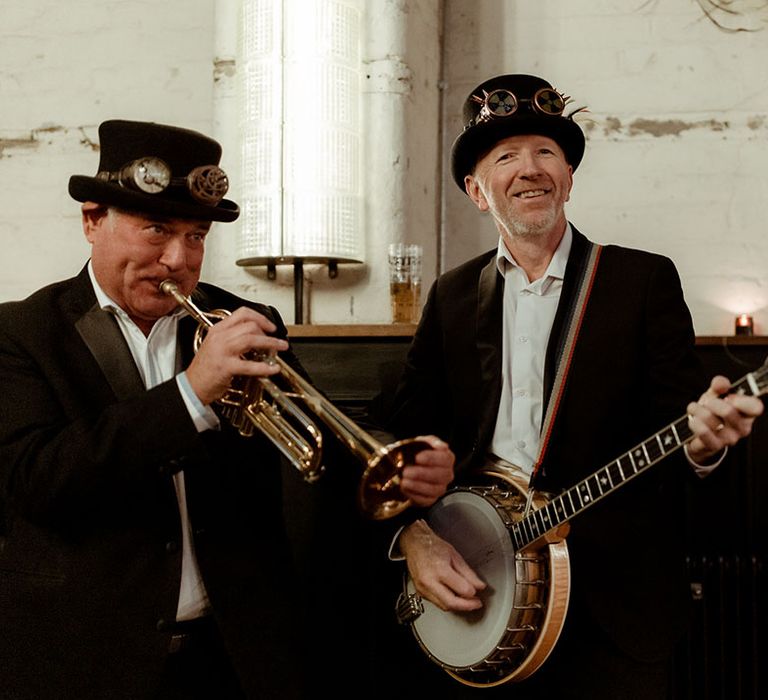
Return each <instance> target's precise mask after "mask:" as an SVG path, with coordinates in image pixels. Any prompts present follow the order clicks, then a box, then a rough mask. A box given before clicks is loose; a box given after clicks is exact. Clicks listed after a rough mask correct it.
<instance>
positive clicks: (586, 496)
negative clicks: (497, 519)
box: [509, 363, 768, 552]
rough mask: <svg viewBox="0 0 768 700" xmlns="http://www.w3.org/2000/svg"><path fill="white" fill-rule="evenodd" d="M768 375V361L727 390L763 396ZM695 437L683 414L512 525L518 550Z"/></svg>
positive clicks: (511, 529)
mask: <svg viewBox="0 0 768 700" xmlns="http://www.w3.org/2000/svg"><path fill="white" fill-rule="evenodd" d="M766 375H768V363H766V364H764V365H763V366H762V367H760V369H758V370H757V371H755V372H750V373H749V374H747V375H745V376H744V377H742V378H741V379H740V380H739V381H737V382H735V383H734V384H733V385H732V386H731V388H730V390H729V391H728V393H729V394H744V395H747V396H760V395H762V394H764V393H765V392H766V391H768V376H766ZM693 437H694V435H693V432H692V431H691V428H690V426H689V424H688V416H687V415H685V416H682V417H681V418H678V419H677V420H676V421H674V422H673V423H670V424H669V425H667V426H666V427H665V428H662V429H661V430H660V431H659V432H657V433H655V434H654V435H652V436H651V437H650V438H648V439H647V440H645V441H644V442H641V443H640V444H638V445H636V446H635V447H633V448H632V449H631V450H629V451H628V452H625V453H624V454H623V455H621V456H620V457H618V458H617V459H615V460H614V461H613V462H611V463H610V464H607V465H606V466H604V467H603V468H602V469H598V470H597V471H596V472H594V473H593V474H591V475H590V476H588V477H587V478H586V479H583V480H582V481H579V482H578V483H577V484H575V485H573V486H571V487H570V488H568V489H566V490H565V491H563V492H562V493H561V494H559V495H557V496H555V497H554V498H552V499H551V500H549V501H548V502H547V503H546V504H545V505H543V506H541V507H540V508H537V509H535V510H533V511H531V512H530V513H529V514H528V515H526V516H525V517H524V518H521V519H520V520H519V521H517V522H516V523H514V525H512V526H511V527H510V528H509V532H510V535H511V537H512V541H513V543H514V545H515V550H516V551H518V552H519V551H521V550H523V549H525V548H526V547H529V546H530V545H532V544H533V543H534V542H537V541H538V540H540V539H541V538H543V537H544V536H545V535H547V534H548V533H550V532H551V531H553V530H555V529H556V528H558V527H559V526H560V525H562V524H563V523H565V522H566V521H567V520H570V519H571V518H573V517H574V516H575V515H577V514H578V513H581V512H582V511H584V510H586V509H587V508H589V507H590V506H592V505H594V504H595V503H597V502H598V501H600V500H601V499H603V498H605V497H606V496H607V495H608V494H610V493H613V491H615V490H616V489H618V488H619V487H620V486H623V485H624V484H626V483H627V482H628V481H630V480H631V479H633V478H634V477H636V476H637V475H638V474H642V473H643V472H644V471H646V470H647V469H650V467H652V466H653V465H654V464H657V463H658V462H660V461H661V460H662V459H664V457H666V456H667V455H669V454H671V453H672V452H675V451H676V450H677V449H679V448H680V447H682V446H683V445H685V444H686V443H688V442H690V441H691V440H692V439H693Z"/></svg>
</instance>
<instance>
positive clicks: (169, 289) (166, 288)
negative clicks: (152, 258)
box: [160, 279, 179, 296]
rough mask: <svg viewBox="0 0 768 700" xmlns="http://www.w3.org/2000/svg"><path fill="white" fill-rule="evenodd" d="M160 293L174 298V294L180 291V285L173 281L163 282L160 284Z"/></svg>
mask: <svg viewBox="0 0 768 700" xmlns="http://www.w3.org/2000/svg"><path fill="white" fill-rule="evenodd" d="M160 291H161V292H162V293H163V294H168V295H170V296H172V295H173V293H174V292H178V291H179V285H178V284H176V282H174V281H173V280H172V279H167V280H163V281H162V282H160Z"/></svg>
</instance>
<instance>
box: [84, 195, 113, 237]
mask: <svg viewBox="0 0 768 700" xmlns="http://www.w3.org/2000/svg"><path fill="white" fill-rule="evenodd" d="M80 211H81V214H82V221H83V233H84V234H85V237H86V238H87V239H88V242H89V243H93V238H94V235H95V233H96V231H97V230H98V228H99V227H100V226H101V224H102V223H103V221H104V218H105V217H106V216H107V213H108V212H107V207H106V206H104V205H103V204H97V203H96V202H84V203H83V206H82V207H80Z"/></svg>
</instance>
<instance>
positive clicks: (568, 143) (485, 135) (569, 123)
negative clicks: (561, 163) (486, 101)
mask: <svg viewBox="0 0 768 700" xmlns="http://www.w3.org/2000/svg"><path fill="white" fill-rule="evenodd" d="M521 134H539V135H541V136H547V137H549V138H551V139H552V140H553V141H555V142H556V143H557V144H558V145H559V146H560V148H562V149H563V153H564V154H565V158H566V160H567V161H568V163H569V164H570V166H571V167H572V168H573V169H574V170H576V168H578V167H579V163H581V159H582V157H583V156H584V132H583V131H582V130H581V127H579V125H578V124H576V122H574V121H573V120H572V119H569V118H567V117H538V116H531V117H524V116H517V117H515V118H514V119H513V118H510V119H506V120H494V121H489V122H486V123H484V124H477V125H475V126H473V127H471V128H469V129H467V130H466V131H464V132H462V133H461V134H459V136H458V137H457V138H456V140H455V141H454V142H453V147H452V149H451V172H452V174H453V179H454V180H455V182H456V184H457V185H458V186H459V189H460V190H461V191H462V192H464V191H466V190H465V188H464V178H465V176H467V175H469V174H470V173H471V172H472V171H473V170H474V168H475V165H476V164H477V161H478V160H479V159H480V158H481V157H482V156H483V155H485V154H486V153H487V152H488V151H490V150H491V148H493V146H495V145H496V144H497V143H498V142H499V141H501V139H504V138H506V137H508V136H518V135H521Z"/></svg>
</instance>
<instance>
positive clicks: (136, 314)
mask: <svg viewBox="0 0 768 700" xmlns="http://www.w3.org/2000/svg"><path fill="white" fill-rule="evenodd" d="M210 227H211V222H210V221H196V220H189V219H170V218H165V217H160V216H156V215H152V214H140V213H128V212H123V211H119V210H116V209H111V208H110V209H107V208H106V207H103V206H100V205H97V204H93V203H92V202H86V203H85V204H84V205H83V230H84V232H85V237H86V238H87V239H88V241H89V242H90V244H91V263H92V265H93V272H94V274H95V276H96V280H97V281H98V283H99V284H100V285H101V287H102V289H103V290H104V291H105V292H106V293H107V294H108V295H109V297H110V298H111V299H112V300H113V301H114V302H115V303H117V304H118V305H119V306H120V308H121V309H123V310H124V311H125V312H126V313H127V314H128V315H129V316H130V317H131V319H132V320H133V321H134V323H136V325H137V326H138V327H139V328H141V329H142V331H144V333H145V334H148V333H149V331H150V329H151V328H152V325H153V324H154V323H155V321H157V320H158V319H159V318H161V317H162V316H165V315H166V314H168V313H170V312H171V311H173V309H174V308H176V306H177V303H176V301H175V300H174V299H173V298H171V297H169V296H167V295H165V294H164V293H162V292H161V291H160V290H159V285H160V283H161V282H162V281H163V280H165V279H168V278H172V279H173V280H174V281H175V282H176V283H177V284H178V285H179V288H180V289H181V290H182V291H183V293H184V294H187V295H188V294H190V293H191V292H192V290H193V289H194V288H195V285H197V281H198V279H199V278H200V269H201V267H202V264H203V253H204V250H205V237H206V235H207V233H208V230H209V229H210Z"/></svg>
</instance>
